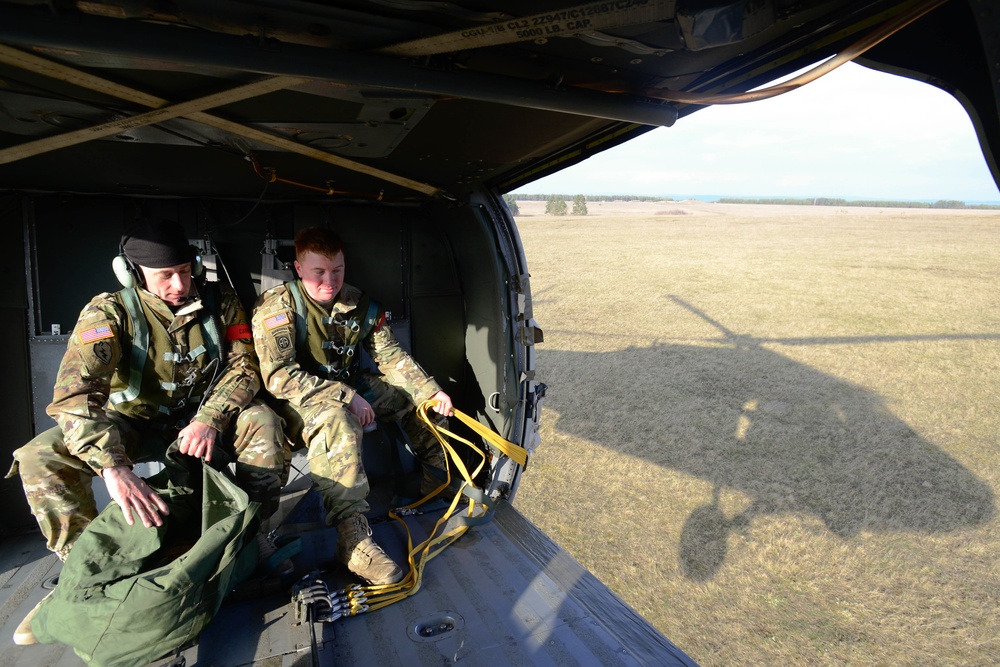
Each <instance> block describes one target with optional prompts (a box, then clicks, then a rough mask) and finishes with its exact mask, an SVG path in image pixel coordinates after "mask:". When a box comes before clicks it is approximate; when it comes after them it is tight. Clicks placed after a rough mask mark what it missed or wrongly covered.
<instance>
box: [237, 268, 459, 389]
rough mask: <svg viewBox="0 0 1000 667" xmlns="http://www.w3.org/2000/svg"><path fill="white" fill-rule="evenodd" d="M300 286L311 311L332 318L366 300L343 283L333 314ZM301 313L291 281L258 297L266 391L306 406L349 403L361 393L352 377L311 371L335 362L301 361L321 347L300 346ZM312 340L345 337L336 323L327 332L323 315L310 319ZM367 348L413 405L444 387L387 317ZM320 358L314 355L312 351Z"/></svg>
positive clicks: (256, 334)
mask: <svg viewBox="0 0 1000 667" xmlns="http://www.w3.org/2000/svg"><path fill="white" fill-rule="evenodd" d="M299 287H300V289H301V292H302V294H303V296H304V299H305V301H306V303H307V308H308V309H309V310H310V311H314V310H320V311H322V314H323V315H328V316H330V317H327V318H326V319H327V320H333V319H339V318H340V317H342V316H344V315H346V314H348V313H351V312H352V311H355V310H356V308H357V306H358V303H359V302H361V301H362V300H363V298H362V297H363V293H362V292H361V290H359V289H357V288H355V287H351V286H350V285H346V284H345V285H344V286H343V288H341V290H340V295H339V296H338V297H337V301H336V302H335V303H334V304H333V306H332V308H331V310H330V312H329V313H327V312H326V310H325V309H323V308H322V307H321V306H319V305H318V304H317V303H316V302H315V301H313V300H312V299H310V298H309V295H308V294H307V293H306V291H305V289H304V288H303V287H302V285H301V281H299ZM295 315H296V313H295V305H294V303H293V300H292V296H291V294H290V293H289V289H288V286H287V285H278V286H277V287H274V288H272V289H270V290H268V291H267V292H265V293H264V294H262V295H261V296H260V298H259V299H257V305H256V306H255V307H254V314H253V338H254V346H255V347H256V348H257V356H258V357H259V358H260V369H261V376H262V377H263V380H264V387H265V389H266V390H267V391H268V392H270V393H271V395H272V396H274V397H275V398H278V399H281V400H284V401H288V402H289V403H291V404H292V405H294V406H296V407H299V408H303V407H308V405H310V404H312V403H313V402H315V401H337V402H339V403H343V404H348V403H350V402H351V399H353V398H354V395H355V393H356V391H355V389H354V386H353V383H352V381H351V379H350V378H345V380H344V381H341V380H336V379H326V378H324V377H322V376H321V375H319V374H317V373H315V372H310V371H309V370H307V369H315V368H316V367H317V366H323V365H326V364H329V363H330V362H331V361H335V360H334V359H332V358H329V357H328V358H325V359H316V358H311V359H298V358H297V357H298V356H299V355H300V354H303V355H308V354H310V352H309V348H313V349H318V348H317V346H315V345H311V344H310V345H307V346H306V349H305V350H303V351H299V350H297V349H296V344H295V341H296V337H295V335H296V330H295V327H296V316H295ZM307 321H308V340H309V342H310V343H312V342H314V340H315V339H316V338H320V339H321V340H322V341H336V340H337V338H338V336H340V335H342V334H341V333H340V332H339V331H338V329H340V326H339V325H338V324H335V323H332V322H331V323H330V324H328V325H326V329H325V330H324V328H323V326H324V325H322V324H321V318H319V317H308V318H307ZM362 345H364V348H365V350H367V352H368V354H369V355H370V356H371V358H372V361H374V362H375V365H376V366H377V367H378V370H379V372H380V373H381V374H382V376H383V377H382V379H383V380H384V381H386V382H387V383H388V384H390V385H392V386H393V387H396V388H397V389H399V390H400V391H402V392H404V393H405V394H406V395H407V396H408V397H409V398H410V400H411V401H412V402H413V403H414V404H419V403H421V402H423V401H425V400H427V399H428V398H430V397H431V396H433V395H434V394H436V393H437V392H439V391H441V387H440V386H439V385H438V383H437V382H435V381H434V379H433V378H432V377H430V376H429V375H428V374H427V373H426V372H425V371H424V370H423V369H422V368H421V367H420V366H419V365H418V364H417V362H416V361H414V360H413V357H411V356H410V355H409V354H408V353H407V352H406V350H404V349H403V348H402V346H401V345H400V344H399V341H397V340H396V337H395V336H394V335H393V334H392V330H391V329H390V328H389V325H387V324H385V322H384V318H379V321H378V322H377V323H376V325H375V327H374V328H373V329H372V330H371V332H370V333H369V334H368V336H367V337H366V338H365V339H364V340H363V341H362ZM312 354H313V355H314V356H315V353H312Z"/></svg>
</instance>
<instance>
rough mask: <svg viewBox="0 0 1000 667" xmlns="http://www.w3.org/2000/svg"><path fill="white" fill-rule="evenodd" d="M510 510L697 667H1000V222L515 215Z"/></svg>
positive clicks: (997, 217) (787, 213) (711, 211)
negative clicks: (525, 294)
mask: <svg viewBox="0 0 1000 667" xmlns="http://www.w3.org/2000/svg"><path fill="white" fill-rule="evenodd" d="M519 206H520V209H521V215H519V216H518V218H517V223H518V228H519V230H520V233H521V237H522V240H523V242H524V245H525V250H526V254H527V257H528V266H529V269H530V271H531V277H532V292H533V295H534V311H535V318H536V319H537V320H538V322H539V323H540V325H541V326H542V328H543V329H544V331H545V342H544V343H543V344H541V345H540V346H539V348H538V352H539V354H538V379H539V380H540V381H542V382H545V383H547V384H548V385H549V390H548V395H547V397H546V399H545V403H544V409H543V415H542V417H543V429H542V437H543V440H542V445H541V446H540V447H539V449H538V451H537V453H536V454H535V455H534V456H533V458H532V459H531V462H530V464H529V467H528V471H527V473H526V474H525V475H524V478H523V481H522V484H521V487H520V490H519V492H518V497H517V502H516V504H517V507H518V508H519V509H520V510H521V511H522V512H524V513H525V514H526V515H527V516H528V517H529V518H530V519H531V520H532V521H534V522H535V523H536V524H537V525H539V526H540V527H541V528H542V529H543V530H545V531H546V532H547V533H548V534H549V535H551V536H552V537H553V538H554V539H555V540H556V541H557V542H559V543H560V544H561V545H562V546H563V547H565V548H566V549H567V550H568V551H569V552H570V553H571V554H572V555H573V556H574V557H575V558H576V559H577V560H579V561H580V562H581V563H583V564H584V565H585V566H586V567H587V568H589V569H590V570H591V571H592V572H594V573H595V574H596V575H597V576H598V577H600V578H601V580H603V581H604V582H605V583H606V584H608V585H609V586H610V587H611V588H612V589H613V590H614V591H615V592H616V593H618V594H619V595H620V596H621V597H622V598H623V599H624V600H625V601H627V602H628V603H629V604H630V605H632V606H633V607H634V608H635V609H636V610H637V611H639V612H640V613H642V614H643V615H644V616H645V617H646V618H648V619H649V620H650V621H651V622H652V623H653V624H654V625H656V626H657V627H658V628H659V629H660V630H661V631H662V632H663V633H664V634H665V635H666V636H667V637H668V638H670V639H671V640H672V641H673V642H674V643H676V644H677V645H678V646H679V647H681V648H682V649H683V650H685V651H686V652H687V653H688V654H689V655H691V657H692V658H694V659H695V660H696V661H697V662H699V663H700V664H701V665H704V666H708V665H852V666H853V665H984V666H985V665H996V664H998V660H1000V515H998V510H997V506H998V500H997V497H998V494H1000V445H998V442H1000V398H998V397H1000V289H998V283H1000V212H998V211H946V210H908V209H866V208H845V207H832V208H828V207H819V208H812V207H799V206H787V207H786V206H750V205H747V206H744V205H721V204H705V203H700V202H667V203H642V204H639V203H634V204H622V203H604V204H599V203H597V202H589V203H588V208H589V211H590V214H591V215H589V216H587V217H583V218H581V217H569V216H567V217H558V218H557V217H550V216H545V215H543V214H542V212H543V210H544V202H519Z"/></svg>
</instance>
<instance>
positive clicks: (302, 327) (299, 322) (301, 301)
mask: <svg viewBox="0 0 1000 667" xmlns="http://www.w3.org/2000/svg"><path fill="white" fill-rule="evenodd" d="M285 285H287V286H288V293H289V294H291V295H292V301H293V302H294V303H295V351H296V352H297V353H299V354H301V353H302V351H303V350H304V349H305V346H306V338H307V337H308V335H309V329H308V327H309V322H308V321H307V320H306V301H305V298H304V297H303V296H302V290H301V289H299V282H298V281H297V280H293V281H291V282H288V283H285Z"/></svg>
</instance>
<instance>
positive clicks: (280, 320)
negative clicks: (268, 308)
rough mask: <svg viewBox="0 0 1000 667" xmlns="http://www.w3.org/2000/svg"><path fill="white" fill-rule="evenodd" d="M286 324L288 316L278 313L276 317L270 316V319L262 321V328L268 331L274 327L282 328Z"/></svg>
mask: <svg viewBox="0 0 1000 667" xmlns="http://www.w3.org/2000/svg"><path fill="white" fill-rule="evenodd" d="M287 324H288V315H285V314H284V313H278V314H277V315H271V317H269V318H267V319H266V320H264V326H265V327H267V328H268V330H270V329H274V328H275V327H282V326H285V325H287Z"/></svg>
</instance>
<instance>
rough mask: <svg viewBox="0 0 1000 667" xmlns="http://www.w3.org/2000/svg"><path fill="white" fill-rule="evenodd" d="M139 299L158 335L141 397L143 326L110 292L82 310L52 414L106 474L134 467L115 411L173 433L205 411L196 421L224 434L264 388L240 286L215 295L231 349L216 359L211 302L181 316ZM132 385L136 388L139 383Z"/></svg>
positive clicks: (81, 453)
mask: <svg viewBox="0 0 1000 667" xmlns="http://www.w3.org/2000/svg"><path fill="white" fill-rule="evenodd" d="M210 289H213V288H211V287H210ZM123 291H124V290H123ZM137 293H138V297H139V303H140V304H141V308H142V312H143V314H144V315H145V319H146V324H147V329H148V330H149V333H150V335H149V343H148V346H147V347H148V349H147V353H146V356H145V361H144V362H143V363H142V377H141V384H140V385H139V387H140V391H138V392H137V393H138V395H136V396H134V397H132V396H129V389H130V374H131V370H132V365H133V363H134V362H133V359H134V356H133V354H132V344H133V327H132V322H131V319H130V318H129V316H128V314H127V311H126V307H125V305H124V296H123V294H122V292H115V293H108V292H105V293H102V294H99V295H98V296H96V297H94V298H93V299H92V300H91V301H90V303H88V304H87V305H86V306H85V307H84V309H83V311H82V312H81V313H80V317H79V319H78V320H77V323H76V326H75V327H74V328H73V333H72V335H71V336H70V338H69V342H68V344H67V348H66V353H65V355H63V359H62V362H61V363H60V365H59V374H58V376H57V379H56V385H55V389H54V391H53V399H52V403H51V404H50V405H49V406H48V408H47V409H46V412H47V413H48V414H49V416H51V417H52V418H53V419H55V420H56V423H57V424H58V425H59V426H60V428H61V429H62V431H63V434H64V437H65V442H66V446H67V447H68V448H69V451H70V453H71V454H73V455H74V456H76V457H78V458H80V459H81V460H83V461H84V462H85V463H86V464H87V465H88V466H90V467H91V468H92V469H93V470H94V472H97V473H98V474H100V471H101V470H102V469H103V468H108V467H111V466H117V465H131V464H132V462H131V461H130V460H129V458H128V456H127V455H126V453H125V448H124V446H123V444H122V442H121V440H120V436H119V433H118V430H117V429H115V428H113V426H112V423H111V421H110V420H109V418H108V415H107V413H106V410H114V411H115V412H118V413H121V414H124V415H127V416H129V417H132V418H134V419H140V420H145V421H148V422H151V423H153V424H157V425H159V426H162V427H163V428H170V427H173V426H175V425H176V424H177V423H178V421H179V420H180V419H181V418H185V417H189V416H191V415H192V413H194V410H195V408H197V413H195V414H193V419H194V420H196V421H199V422H202V423H205V424H208V425H209V426H211V427H213V428H215V429H216V430H218V431H223V430H225V428H226V427H227V426H228V425H229V422H230V420H231V419H232V417H233V416H234V415H235V414H236V413H237V412H239V411H240V410H241V409H242V408H244V407H246V405H247V404H248V403H250V401H251V399H253V397H254V395H255V394H256V393H257V391H258V390H259V389H260V375H259V373H260V369H259V366H258V363H257V358H256V355H255V354H254V350H253V343H252V341H251V331H250V327H249V324H248V322H247V316H246V312H245V311H244V309H243V306H242V304H241V303H240V301H239V298H238V297H237V296H236V293H235V292H233V291H232V289H230V288H229V287H228V286H224V287H223V288H222V289H221V294H220V293H219V292H216V293H215V299H214V300H215V303H216V304H217V305H216V306H215V308H214V310H215V312H216V317H215V318H214V321H215V322H216V325H217V326H218V325H221V326H219V329H218V330H219V338H220V339H221V340H220V343H221V347H222V350H220V351H219V355H220V358H218V359H216V360H214V361H213V359H212V355H211V354H208V353H205V352H204V350H205V345H206V341H207V339H208V337H207V336H206V334H205V332H204V331H203V328H204V327H203V326H202V324H201V321H200V318H201V316H202V315H204V308H205V306H204V304H203V302H202V299H201V298H196V299H195V300H194V301H192V302H191V303H188V304H186V305H184V306H182V307H180V308H179V309H177V311H176V312H173V311H172V310H171V309H170V307H169V306H168V305H167V304H166V303H165V302H164V301H163V300H161V299H159V298H158V297H156V296H155V295H153V294H150V293H149V292H147V291H146V290H143V289H139V290H137ZM209 347H211V346H209ZM216 375H218V377H217V379H216V381H215V384H214V386H213V384H212V381H213V377H214V376H216ZM131 384H132V385H133V389H134V388H135V385H136V384H137V382H136V380H135V379H133V380H132V381H131ZM209 390H210V393H209V395H207V396H205V392H206V391H209ZM133 393H134V392H133ZM116 396H117V397H118V399H119V400H114V399H115V397H116ZM122 397H127V398H125V399H123V398H122ZM202 398H203V399H204V400H202ZM109 399H111V400H109ZM199 403H200V405H199Z"/></svg>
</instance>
